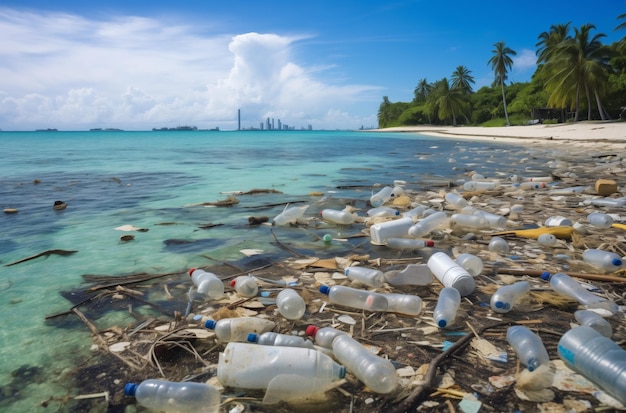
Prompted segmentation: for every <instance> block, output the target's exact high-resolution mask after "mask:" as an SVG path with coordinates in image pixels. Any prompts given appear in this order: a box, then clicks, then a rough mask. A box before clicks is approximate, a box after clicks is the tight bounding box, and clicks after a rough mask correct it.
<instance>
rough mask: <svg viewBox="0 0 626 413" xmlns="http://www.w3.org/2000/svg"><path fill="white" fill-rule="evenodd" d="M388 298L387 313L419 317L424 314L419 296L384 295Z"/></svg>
mask: <svg viewBox="0 0 626 413" xmlns="http://www.w3.org/2000/svg"><path fill="white" fill-rule="evenodd" d="M383 295H384V296H385V298H387V305H388V306H387V311H388V312H392V313H401V314H406V315H419V313H421V312H422V299H421V298H420V297H418V296H417V295H411V294H397V293H384V294H383Z"/></svg>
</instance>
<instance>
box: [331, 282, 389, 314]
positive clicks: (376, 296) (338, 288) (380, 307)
mask: <svg viewBox="0 0 626 413" xmlns="http://www.w3.org/2000/svg"><path fill="white" fill-rule="evenodd" d="M320 292H321V293H322V294H326V295H328V298H329V299H330V301H331V302H333V303H335V304H340V305H343V306H346V307H352V308H358V309H361V310H367V311H387V309H388V307H389V303H388V302H387V298H386V297H385V296H384V295H382V294H380V293H376V292H373V291H367V290H361V289H358V288H352V287H346V286H343V285H333V286H332V287H329V286H327V285H322V286H321V287H320Z"/></svg>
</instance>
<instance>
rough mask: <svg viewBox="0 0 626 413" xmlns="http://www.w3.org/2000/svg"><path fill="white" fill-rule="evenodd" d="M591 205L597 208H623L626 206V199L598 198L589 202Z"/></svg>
mask: <svg viewBox="0 0 626 413" xmlns="http://www.w3.org/2000/svg"><path fill="white" fill-rule="evenodd" d="M589 203H590V204H592V205H596V206H606V207H613V208H621V207H625V206H626V197H622V198H609V197H607V198H596V199H591V200H590V201H589Z"/></svg>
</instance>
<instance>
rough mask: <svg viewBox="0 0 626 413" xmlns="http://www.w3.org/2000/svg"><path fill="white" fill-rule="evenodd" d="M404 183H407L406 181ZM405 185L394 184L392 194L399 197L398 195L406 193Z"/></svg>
mask: <svg viewBox="0 0 626 413" xmlns="http://www.w3.org/2000/svg"><path fill="white" fill-rule="evenodd" d="M404 185H406V183H405V184H404ZM404 185H394V186H393V191H391V193H392V194H393V195H392V196H393V197H394V198H395V197H397V196H401V195H404Z"/></svg>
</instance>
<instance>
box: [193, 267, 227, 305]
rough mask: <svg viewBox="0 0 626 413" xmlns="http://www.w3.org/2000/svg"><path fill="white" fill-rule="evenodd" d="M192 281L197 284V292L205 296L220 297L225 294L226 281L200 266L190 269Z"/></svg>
mask: <svg viewBox="0 0 626 413" xmlns="http://www.w3.org/2000/svg"><path fill="white" fill-rule="evenodd" d="M189 276H190V277H191V281H192V282H193V284H194V285H195V286H196V294H197V295H199V296H201V297H203V298H211V299H215V298H220V297H222V296H223V295H224V283H223V282H222V280H220V279H219V278H218V277H217V275H215V274H213V273H212V272H206V271H204V270H201V269H199V268H192V269H190V270H189Z"/></svg>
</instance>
